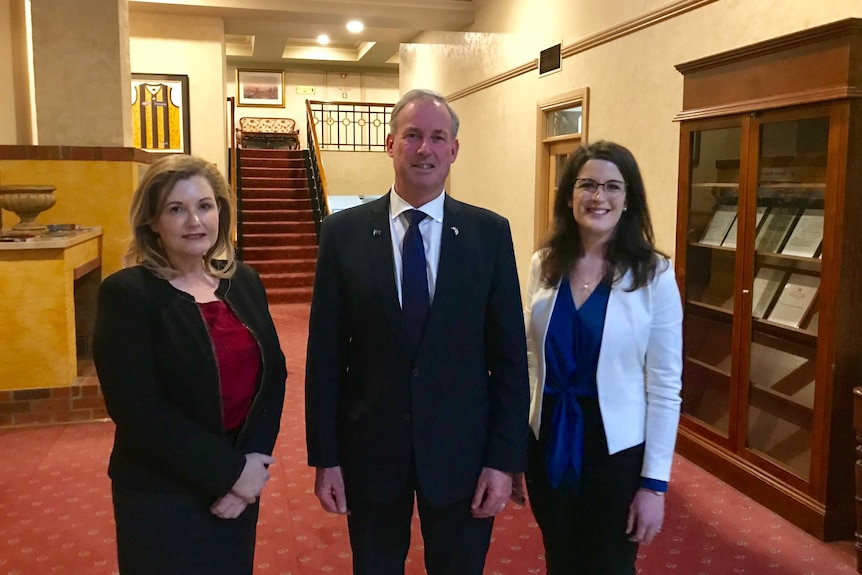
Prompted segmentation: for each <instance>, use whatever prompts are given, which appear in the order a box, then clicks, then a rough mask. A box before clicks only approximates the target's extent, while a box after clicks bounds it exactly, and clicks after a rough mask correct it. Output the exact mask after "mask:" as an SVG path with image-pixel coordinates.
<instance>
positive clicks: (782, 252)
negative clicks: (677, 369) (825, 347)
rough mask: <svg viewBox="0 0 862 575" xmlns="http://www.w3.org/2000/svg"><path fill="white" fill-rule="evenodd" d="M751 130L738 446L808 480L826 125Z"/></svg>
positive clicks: (782, 124)
mask: <svg viewBox="0 0 862 575" xmlns="http://www.w3.org/2000/svg"><path fill="white" fill-rule="evenodd" d="M756 126H757V127H758V132H757V141H758V156H757V176H756V178H757V184H756V207H755V209H756V215H755V220H754V225H755V230H754V252H755V253H754V264H753V265H754V269H753V270H752V280H751V302H752V303H751V320H750V321H751V332H750V333H751V336H750V337H751V341H750V345H749V346H748V354H749V355H748V362H747V365H748V393H747V401H748V405H747V410H746V414H747V415H746V419H747V427H746V446H747V448H748V449H749V450H751V451H753V452H755V453H756V454H758V455H760V456H762V457H764V458H766V459H767V460H769V461H771V462H772V463H774V464H776V465H778V466H779V467H781V468H783V469H785V470H787V471H789V472H790V473H792V474H793V475H796V476H798V477H800V478H802V479H803V480H806V481H807V480H808V479H809V472H810V463H811V430H812V424H813V417H812V413H813V407H814V379H815V373H814V372H815V369H814V367H815V355H816V349H817V324H818V301H817V300H818V291H819V287H820V269H821V265H820V262H821V256H822V254H821V249H822V246H821V244H822V241H823V221H824V191H825V188H826V157H827V149H828V139H829V118H828V117H819V118H818V117H814V118H806V119H794V120H790V121H775V122H761V123H759V125H756ZM743 381H745V380H743Z"/></svg>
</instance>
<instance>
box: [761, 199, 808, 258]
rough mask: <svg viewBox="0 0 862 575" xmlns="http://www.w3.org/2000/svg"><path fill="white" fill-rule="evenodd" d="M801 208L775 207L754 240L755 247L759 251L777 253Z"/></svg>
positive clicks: (767, 215)
mask: <svg viewBox="0 0 862 575" xmlns="http://www.w3.org/2000/svg"><path fill="white" fill-rule="evenodd" d="M797 214H799V210H798V209H796V208H781V207H774V208H772V209H771V210H769V213H768V214H766V220H765V221H764V222H763V226H762V227H761V228H760V230H758V232H757V236H756V239H755V240H754V249H755V250H757V251H759V252H772V253H777V252H778V250H779V249H780V248H781V244H782V243H784V238H785V237H787V232H789V231H790V228H791V227H792V226H793V222H794V220H795V219H796V216H797Z"/></svg>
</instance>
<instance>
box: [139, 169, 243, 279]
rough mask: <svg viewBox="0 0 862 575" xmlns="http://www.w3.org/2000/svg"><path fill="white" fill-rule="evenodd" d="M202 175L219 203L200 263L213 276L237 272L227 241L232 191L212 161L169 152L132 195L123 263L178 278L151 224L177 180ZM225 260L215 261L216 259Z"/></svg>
mask: <svg viewBox="0 0 862 575" xmlns="http://www.w3.org/2000/svg"><path fill="white" fill-rule="evenodd" d="M194 176H201V177H203V178H204V179H206V181H207V182H209V185H210V186H212V189H213V193H214V195H215V201H216V205H217V206H218V210H219V212H218V237H217V238H216V241H215V243H214V244H213V246H212V247H211V248H210V249H209V250H207V253H206V254H204V257H203V260H202V263H203V266H204V268H205V269H206V271H207V272H209V273H210V274H211V275H213V276H214V277H218V278H228V277H231V276H232V275H233V274H234V272H235V271H236V252H235V251H234V247H233V243H232V242H231V240H230V232H231V230H232V229H233V204H234V200H233V194H231V192H230V188H229V187H228V184H227V182H226V181H225V179H224V177H223V176H222V175H221V173H219V171H218V169H217V168H216V167H215V166H214V165H213V164H211V163H209V162H208V161H206V160H203V159H201V158H197V157H194V156H187V155H183V154H172V155H170V156H165V157H163V158H160V159H158V160H156V161H155V162H154V163H153V164H152V165H151V166H150V169H149V170H147V172H146V174H144V177H143V178H142V179H141V181H140V183H139V184H138V188H137V189H136V190H135V193H134V195H133V196H132V205H131V209H130V210H129V220H130V223H131V227H132V240H131V242H130V243H129V248H128V249H127V250H126V254H125V255H124V256H123V265H125V266H127V267H129V266H134V265H142V266H144V267H146V268H148V269H149V270H151V271H152V272H153V273H154V274H156V275H157V276H159V277H161V278H163V279H168V280H169V279H173V278H175V277H177V275H178V272H177V270H176V269H175V268H174V267H173V266H172V265H171V262H170V260H169V259H168V256H167V253H165V250H164V248H163V247H162V244H161V241H160V240H159V236H158V234H156V232H154V231H153V230H152V228H151V227H150V226H151V224H153V223H154V222H155V221H156V220H157V219H158V217H159V216H160V215H161V213H162V210H164V208H165V203H166V202H167V199H168V196H169V195H170V193H171V191H172V190H173V189H174V186H175V185H176V184H177V182H179V181H181V180H188V179H189V178H193V177H194ZM216 258H218V260H226V261H218V262H217V260H216Z"/></svg>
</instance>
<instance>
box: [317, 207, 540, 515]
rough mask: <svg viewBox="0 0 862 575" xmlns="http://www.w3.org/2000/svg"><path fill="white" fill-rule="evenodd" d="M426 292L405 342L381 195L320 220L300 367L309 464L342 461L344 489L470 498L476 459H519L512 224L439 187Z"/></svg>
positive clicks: (510, 464)
mask: <svg viewBox="0 0 862 575" xmlns="http://www.w3.org/2000/svg"><path fill="white" fill-rule="evenodd" d="M442 232H443V233H442V237H441V245H440V262H439V266H438V275H437V283H436V286H435V295H434V301H433V302H432V305H431V309H430V311H429V314H428V320H427V323H426V326H425V331H424V333H423V336H422V340H421V342H420V344H419V348H418V351H416V352H415V354H413V353H411V352H410V350H409V349H408V345H407V342H406V340H405V336H404V328H403V321H402V316H401V307H400V304H399V301H398V295H397V291H396V284H395V281H396V280H395V272H394V267H393V260H392V258H393V251H392V239H391V234H390V227H389V195H388V194H387V195H386V196H384V197H382V198H380V199H379V200H376V201H374V202H371V203H369V204H365V205H362V206H358V207H356V208H352V209H349V210H345V211H342V212H339V213H336V214H333V215H331V216H329V217H327V218H326V219H325V220H324V222H323V226H322V229H321V234H320V248H319V254H318V261H317V273H316V277H315V282H314V295H313V298H312V304H311V318H310V322H309V338H308V357H307V364H306V432H307V444H308V463H309V465H311V466H314V467H333V466H336V465H340V466H341V468H342V471H343V473H344V479H345V485H346V490H347V498H348V499H347V500H348V505H349V504H350V501H351V498H353V497H357V496H358V497H361V498H363V499H366V500H372V501H387V500H391V499H394V498H395V497H397V496H398V495H400V494H401V493H403V490H404V488H405V487H406V484H407V481H408V478H409V475H410V473H411V465H412V464H413V463H414V462H415V469H416V475H417V479H418V482H419V487H420V489H421V491H422V493H423V495H424V496H425V497H426V498H427V499H428V500H429V501H430V502H431V503H432V504H433V505H446V504H449V503H452V502H455V501H458V500H460V499H465V498H468V497H470V496H471V495H472V493H473V491H474V490H475V488H476V480H477V479H478V476H479V473H480V471H481V469H482V467H491V468H494V469H498V470H501V471H507V472H518V471H522V470H523V469H524V467H525V465H526V439H527V437H528V431H527V430H528V424H527V418H528V409H529V408H528V403H529V387H528V376H527V361H526V342H525V333H524V320H523V312H522V307H521V295H520V287H519V284H518V275H517V271H516V268H515V257H514V250H513V247H512V237H511V232H510V230H509V224H508V222H507V221H506V220H505V219H504V218H502V217H500V216H498V215H496V214H494V213H492V212H490V211H487V210H484V209H481V208H477V207H474V206H470V205H467V204H464V203H462V202H459V201H457V200H454V199H452V198H450V197H448V196H447V197H446V198H445V201H444V215H443V230H442Z"/></svg>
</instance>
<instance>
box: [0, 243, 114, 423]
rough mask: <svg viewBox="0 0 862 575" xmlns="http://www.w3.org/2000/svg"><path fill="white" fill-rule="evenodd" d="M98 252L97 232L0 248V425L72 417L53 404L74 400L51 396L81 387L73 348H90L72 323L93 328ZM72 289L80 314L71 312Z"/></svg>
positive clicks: (66, 395) (68, 394) (98, 265)
mask: <svg viewBox="0 0 862 575" xmlns="http://www.w3.org/2000/svg"><path fill="white" fill-rule="evenodd" d="M101 248H102V230H101V229H100V228H89V229H84V230H78V231H76V232H64V233H62V234H51V235H43V236H38V237H36V238H29V239H27V240H25V241H16V242H5V241H0V278H2V280H0V425H9V424H24V423H36V422H45V421H44V420H45V417H32V416H31V417H29V418H28V417H22V416H23V415H25V414H28V413H30V414H32V413H33V412H34V410H35V411H38V410H39V408H47V407H52V408H62V409H61V410H62V411H69V409H66V406H61V405H59V403H58V402H57V401H55V400H57V399H59V398H63V397H71V396H72V395H74V394H71V393H69V392H68V391H65V390H64V391H61V392H59V393H52V389H54V388H60V389H62V388H70V387H72V386H75V385H76V383H80V382H77V380H78V375H79V374H78V349H77V348H78V344H79V343H82V344H83V345H84V346H85V347H88V346H89V341H87V338H79V334H78V333H77V332H78V331H79V330H76V320H77V324H78V326H80V325H82V324H85V325H92V321H93V318H94V312H95V297H96V291H97V289H98V284H99V282H100V280H101V277H100V276H101V253H102V249H101ZM76 284H77V285H76ZM76 287H77V292H78V300H79V305H78V307H80V308H85V309H83V310H82V309H78V310H76ZM82 296H84V297H83V298H82ZM76 311H78V313H77V314H76ZM82 313H85V314H86V315H87V316H88V317H87V318H82V317H81V314H82ZM76 315H77V316H78V317H77V318H76ZM87 336H89V334H87ZM76 340H80V341H76ZM92 395H98V394H97V393H92ZM98 399H100V398H98ZM13 400H18V401H25V402H29V403H30V404H37V405H30V404H28V405H23V404H21V403H16V402H14V401H13ZM40 400H48V401H49V402H50V401H54V404H47V403H44V401H43V404H38V401H40ZM60 403H62V402H60ZM67 403H68V402H67ZM96 403H97V402H96ZM69 407H70V408H71V406H69ZM93 407H96V408H98V406H96V405H95V404H94V405H93ZM42 411H44V409H42ZM67 415H68V414H67ZM48 420H49V421H61V420H63V417H62V416H56V415H53V416H50V418H48Z"/></svg>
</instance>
